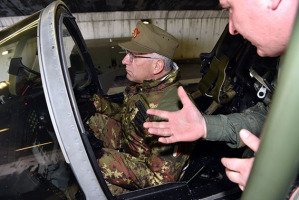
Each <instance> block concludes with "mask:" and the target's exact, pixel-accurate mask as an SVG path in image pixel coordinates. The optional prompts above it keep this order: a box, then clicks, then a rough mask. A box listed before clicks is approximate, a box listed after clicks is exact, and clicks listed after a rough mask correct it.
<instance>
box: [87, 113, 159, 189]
mask: <svg viewBox="0 0 299 200" xmlns="http://www.w3.org/2000/svg"><path fill="white" fill-rule="evenodd" d="M87 123H88V124H89V126H90V128H91V129H92V130H93V131H94V134H95V136H96V137H97V138H98V139H100V140H102V141H103V144H104V148H102V150H101V152H100V153H99V155H98V157H99V158H98V160H97V161H98V165H99V167H100V168H101V171H102V174H103V177H104V179H105V180H106V182H107V185H108V188H109V189H110V191H111V193H112V194H113V195H118V194H122V193H126V192H128V191H131V190H136V189H140V188H144V187H149V186H154V185H159V184H162V183H163V177H161V176H159V175H157V173H154V172H153V171H152V170H150V168H149V167H148V165H147V163H146V162H145V161H144V160H141V159H139V158H137V157H134V156H132V155H130V154H128V153H124V152H119V150H118V149H119V148H120V143H121V132H122V131H121V124H120V123H119V122H118V121H115V120H114V119H111V118H109V117H107V116H105V115H101V114H96V115H95V116H93V117H91V118H90V119H89V121H88V122H87Z"/></svg>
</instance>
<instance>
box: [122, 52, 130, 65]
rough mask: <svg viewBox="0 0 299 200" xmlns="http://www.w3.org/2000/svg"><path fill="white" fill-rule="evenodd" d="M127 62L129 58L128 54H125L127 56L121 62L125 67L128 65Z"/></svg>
mask: <svg viewBox="0 0 299 200" xmlns="http://www.w3.org/2000/svg"><path fill="white" fill-rule="evenodd" d="M129 62H130V56H129V54H127V55H126V56H125V57H124V58H123V60H122V64H124V65H127V64H129Z"/></svg>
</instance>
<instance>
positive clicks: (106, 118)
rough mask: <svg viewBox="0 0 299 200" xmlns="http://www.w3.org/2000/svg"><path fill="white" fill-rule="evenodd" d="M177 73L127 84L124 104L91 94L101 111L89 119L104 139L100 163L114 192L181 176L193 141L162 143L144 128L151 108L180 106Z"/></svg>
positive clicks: (122, 191)
mask: <svg viewBox="0 0 299 200" xmlns="http://www.w3.org/2000/svg"><path fill="white" fill-rule="evenodd" d="M177 74H178V70H176V71H173V72H172V73H170V74H169V75H168V76H167V77H166V78H165V79H164V80H163V81H160V80H148V81H144V82H143V84H135V85H132V86H128V87H127V88H126V90H125V92H124V102H123V104H116V103H111V102H109V101H107V100H105V99H104V98H102V97H100V96H97V95H95V96H94V97H93V101H94V104H95V106H96V109H97V112H98V113H97V114H96V115H95V116H93V117H91V118H90V119H89V121H88V122H87V123H88V124H89V126H90V127H91V128H92V129H93V131H94V132H95V136H96V137H97V138H98V139H100V140H103V141H104V148H103V149H102V150H101V152H100V153H99V155H98V165H99V167H100V168H101V171H102V173H103V176H104V178H105V180H106V182H107V183H108V187H109V189H110V191H111V192H112V194H113V195H118V194H121V193H124V192H128V191H131V190H136V189H141V188H145V187H149V186H155V185H159V184H163V183H167V182H175V181H177V180H178V178H179V176H180V174H181V170H182V168H183V167H184V165H185V163H186V161H187V160H188V158H189V156H190V154H191V151H192V148H193V145H190V144H189V143H180V144H179V143H178V144H171V145H164V144H161V143H159V142H158V139H157V137H156V136H152V135H150V134H149V133H148V131H147V129H144V128H143V123H144V122H145V121H152V120H153V118H152V117H149V116H147V114H146V110H147V109H149V108H157V107H159V109H163V110H169V111H173V110H179V109H180V108H181V104H180V102H179V97H178V95H177V88H178V87H179V85H180V84H179V83H178V82H177ZM164 97H167V99H165V98H164ZM163 98H164V99H163ZM160 102H161V104H160ZM120 149H121V151H120Z"/></svg>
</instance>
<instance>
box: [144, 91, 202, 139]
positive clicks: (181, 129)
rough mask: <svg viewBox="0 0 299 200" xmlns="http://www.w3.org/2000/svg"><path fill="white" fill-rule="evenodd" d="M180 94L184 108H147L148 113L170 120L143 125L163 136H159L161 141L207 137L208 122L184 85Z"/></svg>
mask: <svg viewBox="0 0 299 200" xmlns="http://www.w3.org/2000/svg"><path fill="white" fill-rule="evenodd" d="M178 95H179V97H180V99H181V102H182V104H183V108H182V109H181V110H179V111H175V112H168V111H161V110H156V109H149V110H147V114H150V115H155V116H158V117H161V118H163V119H167V120H168V122H145V123H144V125H143V126H144V127H145V128H148V129H149V130H148V131H149V133H151V134H154V135H158V136H162V137H160V138H159V142H161V143H165V144H168V143H175V142H180V141H185V142H187V141H195V140H198V139H199V138H202V137H204V138H205V137H206V122H205V120H204V118H203V116H202V115H201V113H200V112H199V110H198V109H197V108H196V106H195V105H194V104H193V103H192V101H191V100H190V99H189V97H188V95H187V94H186V92H185V91H184V89H183V87H179V88H178Z"/></svg>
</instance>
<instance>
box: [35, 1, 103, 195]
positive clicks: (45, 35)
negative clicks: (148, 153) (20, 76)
mask: <svg viewBox="0 0 299 200" xmlns="http://www.w3.org/2000/svg"><path fill="white" fill-rule="evenodd" d="M59 5H64V4H63V3H62V2H59V1H56V2H53V3H52V4H50V5H49V6H48V7H47V8H45V10H44V11H43V12H42V14H41V19H40V23H39V31H38V36H39V40H38V54H39V62H40V66H41V75H42V82H43V88H44V93H45V96H46V102H47V105H48V108H49V112H50V116H51V120H52V123H53V126H54V129H55V133H56V135H57V138H58V139H59V144H60V146H61V148H62V149H64V156H65V159H66V160H67V161H68V162H69V163H70V166H71V168H72V170H73V172H74V174H75V176H76V178H77V181H78V183H79V184H80V187H81V188H82V190H83V192H84V194H85V196H86V199H106V197H105V195H104V193H103V191H102V189H101V187H100V185H99V183H98V180H97V178H96V176H95V173H94V171H93V169H92V166H91V164H90V161H89V159H88V156H87V153H86V151H85V148H84V145H83V143H82V140H81V137H80V133H79V130H78V127H77V123H76V119H75V116H74V114H73V111H72V106H71V102H70V100H69V97H68V91H67V88H66V83H65V81H66V80H65V79H64V76H63V72H62V69H63V68H62V66H61V64H60V63H61V62H60V59H59V53H58V47H57V45H58V44H57V38H56V30H55V22H54V19H55V14H56V9H57V7H58V6H59ZM69 95H73V94H72V93H70V94H69Z"/></svg>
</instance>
